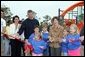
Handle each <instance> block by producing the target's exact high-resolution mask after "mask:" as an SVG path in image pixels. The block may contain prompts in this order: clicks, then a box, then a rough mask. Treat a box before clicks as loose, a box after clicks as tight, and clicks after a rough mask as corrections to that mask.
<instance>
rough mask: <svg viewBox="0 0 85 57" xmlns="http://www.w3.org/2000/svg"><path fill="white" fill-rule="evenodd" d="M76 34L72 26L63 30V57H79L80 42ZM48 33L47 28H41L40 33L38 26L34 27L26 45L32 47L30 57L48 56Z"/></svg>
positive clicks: (75, 27)
mask: <svg viewBox="0 0 85 57" xmlns="http://www.w3.org/2000/svg"><path fill="white" fill-rule="evenodd" d="M79 38H80V35H79V34H78V33H77V26H76V25H75V24H72V25H71V26H70V28H69V29H67V28H64V31H63V37H62V42H61V51H62V54H63V56H80V55H81V54H80V46H81V41H80V40H79ZM49 42H50V41H49V32H48V31H47V26H43V28H42V32H40V30H39V26H35V28H34V33H33V34H31V35H30V37H29V38H28V42H27V43H28V44H29V45H31V46H32V48H33V49H32V52H31V54H32V56H44V55H45V56H46V55H47V56H49Z"/></svg>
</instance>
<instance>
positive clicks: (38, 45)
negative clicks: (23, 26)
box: [28, 26, 46, 56]
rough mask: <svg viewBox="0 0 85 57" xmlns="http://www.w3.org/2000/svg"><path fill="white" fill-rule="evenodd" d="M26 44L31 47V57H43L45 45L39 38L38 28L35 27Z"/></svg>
mask: <svg viewBox="0 0 85 57" xmlns="http://www.w3.org/2000/svg"><path fill="white" fill-rule="evenodd" d="M28 42H29V43H30V44H31V45H32V46H33V51H32V56H43V51H44V49H46V43H45V41H43V40H42V38H41V35H40V32H39V27H38V26H35V28H34V33H33V34H31V35H30V37H29V39H28Z"/></svg>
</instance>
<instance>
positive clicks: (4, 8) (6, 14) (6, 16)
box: [1, 4, 13, 22]
mask: <svg viewBox="0 0 85 57" xmlns="http://www.w3.org/2000/svg"><path fill="white" fill-rule="evenodd" d="M1 9H2V10H3V11H4V12H5V16H4V19H5V20H6V22H8V21H9V20H11V16H12V15H13V14H12V13H11V11H10V8H9V7H7V6H6V5H4V4H2V5H1Z"/></svg>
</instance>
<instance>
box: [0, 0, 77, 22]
mask: <svg viewBox="0 0 85 57" xmlns="http://www.w3.org/2000/svg"><path fill="white" fill-rule="evenodd" d="M76 2H78V1H1V4H5V5H6V6H7V7H9V8H10V10H11V12H12V13H13V16H14V15H18V16H19V17H20V19H22V18H26V14H27V10H29V9H31V10H33V11H35V12H36V13H37V17H38V18H41V19H42V20H43V16H45V15H49V16H51V17H53V16H58V9H59V8H60V9H61V10H65V9H66V8H68V7H69V6H70V5H72V4H74V3H76ZM42 20H41V21H42Z"/></svg>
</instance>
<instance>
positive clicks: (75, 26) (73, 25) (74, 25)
mask: <svg viewBox="0 0 85 57" xmlns="http://www.w3.org/2000/svg"><path fill="white" fill-rule="evenodd" d="M71 26H72V27H74V29H75V30H76V31H75V34H77V33H79V32H78V27H77V25H76V24H71V25H70V27H71Z"/></svg>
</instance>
